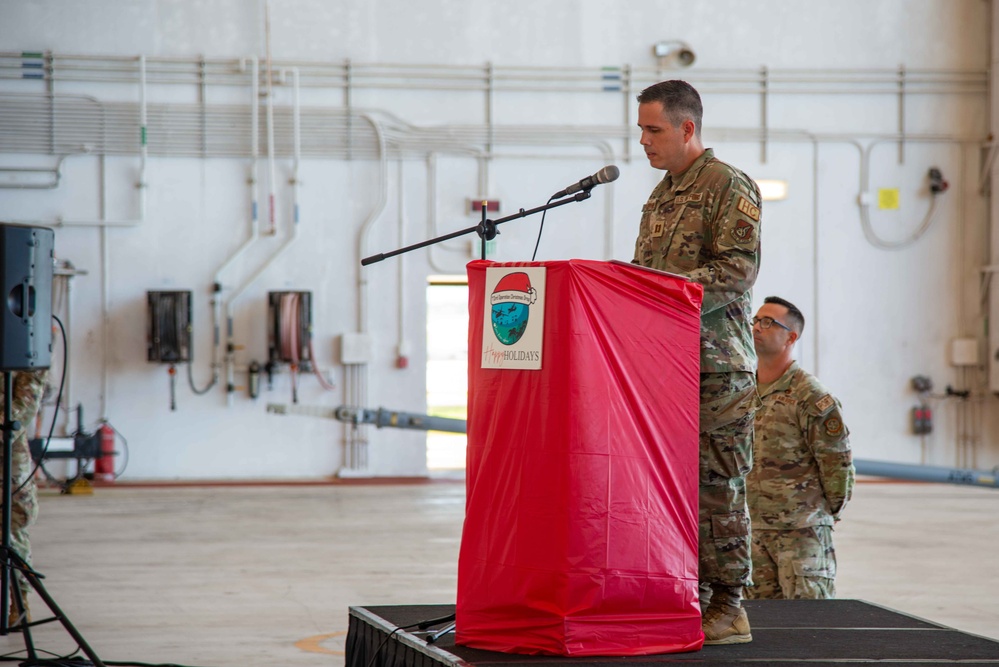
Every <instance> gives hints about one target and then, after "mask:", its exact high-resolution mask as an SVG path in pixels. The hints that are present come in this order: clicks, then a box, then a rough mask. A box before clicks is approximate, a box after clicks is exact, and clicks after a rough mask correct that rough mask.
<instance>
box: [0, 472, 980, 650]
mask: <svg viewBox="0 0 999 667" xmlns="http://www.w3.org/2000/svg"><path fill="white" fill-rule="evenodd" d="M463 502H464V485H463V483H461V482H455V481H437V482H432V483H422V484H392V485H386V484H363V485H361V484H349V485H347V484H345V485H323V486H315V485H313V486H305V485H302V486H257V487H245V486H243V487H240V486H229V487H226V486H206V487H180V486H179V487H175V488H136V487H124V486H119V487H117V488H105V489H97V491H96V492H95V494H94V495H92V496H83V495H79V496H78V495H72V496H60V495H55V494H54V492H44V493H43V497H42V500H41V514H40V518H39V521H38V523H37V524H36V526H35V527H34V530H33V534H32V544H33V550H34V563H35V566H36V568H37V569H38V570H39V571H40V572H42V573H43V574H44V575H45V577H46V578H45V583H46V586H47V588H48V590H49V592H50V593H51V594H52V596H53V597H54V598H55V600H56V602H57V603H58V604H59V605H60V606H61V607H62V609H63V611H64V612H65V613H66V615H67V616H68V617H69V619H70V620H71V621H72V622H73V623H74V624H75V625H76V626H77V628H78V629H79V630H80V632H81V633H82V635H83V636H84V637H85V638H86V640H87V641H88V642H89V643H90V645H91V646H92V647H93V648H94V650H95V651H96V652H97V654H98V655H99V656H100V657H101V658H102V659H103V660H113V661H126V662H140V661H141V662H147V663H176V664H182V665H204V666H218V667H222V666H232V667H237V666H238V667H246V666H247V665H272V664H280V665H287V666H290V667H297V666H301V667H313V666H314V667H319V666H320V665H321V666H323V667H329V666H330V665H333V666H334V667H335V666H338V665H342V664H343V645H344V638H345V635H346V631H347V608H348V607H349V606H351V605H377V604H419V603H428V604H435V603H453V602H454V599H455V585H456V574H455V573H456V562H457V554H458V545H459V539H460V534H461V521H462V514H463ZM836 539H837V550H838V552H839V561H840V576H839V579H838V587H839V594H840V597H843V598H857V599H863V600H867V601H870V602H874V603H877V604H881V605H884V606H887V607H890V608H892V609H895V610H898V611H902V612H906V613H909V614H912V615H914V616H919V617H922V618H925V619H928V620H932V621H935V622H938V623H942V624H944V625H949V626H952V627H955V628H958V629H961V630H964V631H968V632H972V633H975V634H979V635H984V636H988V637H993V638H997V639H999V568H997V566H996V563H997V562H999V561H997V558H999V556H997V554H999V491H996V490H991V489H981V488H970V487H959V486H949V485H929V484H908V483H906V484H899V483H876V482H862V483H860V484H859V485H858V487H857V491H856V497H855V500H854V502H853V504H852V505H851V506H850V507H849V508H848V510H847V513H846V518H845V519H844V521H843V522H842V523H841V524H840V527H839V528H838V529H837V531H836ZM32 607H33V609H34V613H35V617H36V620H37V618H38V617H39V616H42V615H43V614H42V612H43V611H44V605H43V603H42V602H41V600H39V599H38V598H37V597H35V598H34V599H33V602H32ZM33 637H34V639H35V644H36V647H37V648H38V649H39V650H43V649H44V650H48V651H53V652H56V653H61V652H65V651H69V650H72V649H73V647H74V644H73V642H72V641H71V640H70V638H69V636H68V635H67V634H66V632H65V631H64V630H63V628H62V626H60V625H59V624H58V623H50V624H47V625H44V626H39V627H36V628H34V629H33ZM23 647H24V641H23V639H22V637H21V635H20V634H11V635H9V636H7V637H0V652H7V651H15V650H18V649H23Z"/></svg>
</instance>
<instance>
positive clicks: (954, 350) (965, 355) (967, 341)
mask: <svg viewBox="0 0 999 667" xmlns="http://www.w3.org/2000/svg"><path fill="white" fill-rule="evenodd" d="M950 363H951V365H952V366H977V365H978V363H979V360H978V341H977V340H975V339H974V338H955V339H954V340H952V341H951V342H950Z"/></svg>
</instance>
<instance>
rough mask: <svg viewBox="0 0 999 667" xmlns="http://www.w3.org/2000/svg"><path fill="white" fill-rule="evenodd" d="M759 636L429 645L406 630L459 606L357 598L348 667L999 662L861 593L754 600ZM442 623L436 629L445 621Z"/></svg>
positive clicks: (980, 640) (995, 654)
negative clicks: (689, 641) (615, 647)
mask: <svg viewBox="0 0 999 667" xmlns="http://www.w3.org/2000/svg"><path fill="white" fill-rule="evenodd" d="M745 605H746V609H747V610H748V612H749V621H750V624H751V625H752V626H753V641H752V643H750V644H741V645H735V646H705V647H704V648H703V649H702V650H700V651H696V652H693V653H670V654H663V655H646V656H636V657H586V658H567V657H560V656H528V655H516V654H510V653H495V652H493V651H482V650H478V649H471V648H467V647H464V646H455V645H454V634H453V633H449V634H446V635H443V636H441V637H440V638H439V639H438V640H437V642H436V643H434V644H433V645H427V643H426V641H425V637H426V633H425V632H423V631H419V630H416V629H415V628H414V629H412V630H403V628H407V627H409V626H413V625H415V624H416V623H420V622H421V621H428V620H432V619H439V618H442V617H446V616H448V615H449V614H452V613H454V605H412V606H377V607H351V608H350V626H349V630H348V633H347V654H346V667H437V666H439V665H447V666H449V667H493V666H495V667H514V665H529V667H564V666H567V665H569V664H571V665H573V667H591V666H592V667H612V666H619V667H641V666H642V665H663V664H668V663H681V662H689V663H696V664H700V665H753V666H754V667H758V666H760V665H782V666H786V665H805V666H807V667H822V666H829V667H832V666H835V667H843V666H844V665H846V664H851V663H873V662H885V663H889V664H896V665H930V664H933V665H940V664H961V665H999V641H995V640H992V639H986V638H984V637H978V636H976V635H970V634H967V633H964V632H960V631H958V630H954V629H953V628H948V627H945V626H942V625H938V624H936V623H931V622H929V621H924V620H922V619H919V618H915V617H912V616H908V615H906V614H902V613H899V612H897V611H893V610H891V609H886V608H885V607H879V606H877V605H874V604H870V603H868V602H863V601H861V600H747V601H746V602H745ZM997 623H999V619H997ZM444 625H445V624H440V625H437V626H435V627H434V628H431V629H430V631H431V632H432V631H433V630H439V629H440V628H442V627H444Z"/></svg>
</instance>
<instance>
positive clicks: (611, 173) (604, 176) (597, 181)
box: [552, 164, 621, 199]
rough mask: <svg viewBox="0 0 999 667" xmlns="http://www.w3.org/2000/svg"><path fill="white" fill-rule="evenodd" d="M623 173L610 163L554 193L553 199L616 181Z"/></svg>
mask: <svg viewBox="0 0 999 667" xmlns="http://www.w3.org/2000/svg"><path fill="white" fill-rule="evenodd" d="M620 175H621V170H620V169H618V168H617V167H615V166H614V165H612V164H610V165H607V166H606V167H604V168H603V169H601V170H600V171H598V172H597V173H595V174H593V175H592V176H587V177H586V178H584V179H583V180H581V181H579V182H578V183H573V184H572V185H570V186H569V187H567V188H566V189H565V190H559V191H558V192H556V193H555V194H554V195H552V199H559V198H560V197H565V196H567V195H571V194H574V193H576V192H579V191H580V190H592V189H593V188H594V187H596V186H598V185H603V184H604V183H610V182H611V181H616V180H617V177H618V176H620Z"/></svg>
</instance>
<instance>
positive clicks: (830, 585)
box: [746, 526, 836, 600]
mask: <svg viewBox="0 0 999 667" xmlns="http://www.w3.org/2000/svg"><path fill="white" fill-rule="evenodd" d="M746 594H747V595H746V597H749V598H754V599H759V598H762V599H768V600H792V599H793V600H826V599H830V598H834V597H836V550H835V549H834V548H833V542H832V526H811V527H809V528H799V529H797V530H760V529H757V530H754V531H753V586H752V587H751V588H748V589H746Z"/></svg>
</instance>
